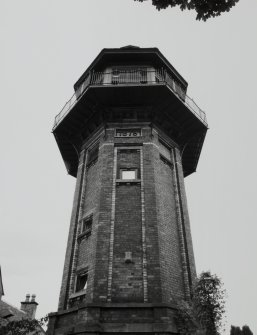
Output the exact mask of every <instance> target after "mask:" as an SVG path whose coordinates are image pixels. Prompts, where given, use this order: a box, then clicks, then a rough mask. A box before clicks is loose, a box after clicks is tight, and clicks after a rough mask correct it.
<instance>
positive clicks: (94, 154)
mask: <svg viewBox="0 0 257 335" xmlns="http://www.w3.org/2000/svg"><path fill="white" fill-rule="evenodd" d="M98 151H99V145H98V144H97V145H95V146H94V147H93V148H92V149H89V150H88V154H87V167H89V166H90V165H92V164H94V163H95V162H96V161H97V159H98Z"/></svg>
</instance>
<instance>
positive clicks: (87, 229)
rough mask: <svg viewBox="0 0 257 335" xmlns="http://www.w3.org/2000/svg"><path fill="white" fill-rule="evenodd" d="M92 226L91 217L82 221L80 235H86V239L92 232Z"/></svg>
mask: <svg viewBox="0 0 257 335" xmlns="http://www.w3.org/2000/svg"><path fill="white" fill-rule="evenodd" d="M92 224H93V215H91V216H89V217H87V218H85V219H83V221H82V227H81V234H82V233H86V235H87V237H88V236H90V235H91V231H92Z"/></svg>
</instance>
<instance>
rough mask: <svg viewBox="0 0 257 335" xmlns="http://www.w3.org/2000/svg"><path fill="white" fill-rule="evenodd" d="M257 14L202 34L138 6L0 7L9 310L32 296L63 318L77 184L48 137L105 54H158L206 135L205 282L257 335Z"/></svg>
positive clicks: (239, 11)
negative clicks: (211, 279)
mask: <svg viewBox="0 0 257 335" xmlns="http://www.w3.org/2000/svg"><path fill="white" fill-rule="evenodd" d="M256 12H257V3H256V1H255V0H240V1H239V3H238V4H237V5H236V7H234V8H233V9H232V10H231V12H229V13H226V14H224V15H222V16H221V17H219V18H216V19H212V20H210V21H208V22H206V23H202V22H198V21H195V14H194V13H191V12H186V11H185V12H181V11H180V10H178V9H168V10H165V11H161V12H158V11H157V10H155V9H154V7H152V6H151V5H150V2H149V1H148V2H144V3H137V2H134V1H133V0H122V1H121V0H108V1H107V0H93V1H92V0H76V1H67V0H65V1H64V0H54V1H53V0H23V1H18V0H16V1H15V0H2V1H1V3H0V45H1V54H0V58H1V61H0V73H1V76H0V89H1V122H0V136H1V141H0V146H1V148H0V150H1V166H0V169H1V171H0V178H1V180H0V187H1V195H0V197H1V198H0V220H1V224H0V241H1V242H0V256H1V258H0V264H1V266H2V274H3V283H4V289H5V299H6V300H7V301H9V302H11V303H12V304H16V305H19V302H20V301H21V300H22V299H24V298H25V294H26V293H36V294H37V300H38V302H39V308H38V313H37V315H38V317H40V316H43V315H45V314H47V313H48V312H51V311H56V309H57V302H58V296H59V289H60V284H61V276H62V268H63V262H64V254H65V248H66V241H67V236H68V227H69V219H70V214H71V207H72V198H73V192H74V186H75V179H74V178H73V177H71V176H68V175H67V173H66V170H65V167H64V164H63V161H62V158H61V155H60V153H59V151H58V148H57V145H56V143H55V141H54V138H53V136H52V134H51V128H52V125H53V120H54V117H55V115H56V114H57V113H59V111H60V109H61V108H62V107H63V105H64V104H65V102H66V101H67V100H68V99H69V98H70V97H71V95H72V94H73V91H72V87H73V84H74V82H75V81H76V80H77V79H78V78H79V76H80V75H81V74H82V73H83V71H84V70H85V69H86V68H87V66H88V65H89V64H90V63H91V62H92V60H93V59H94V58H95V57H96V55H97V54H98V53H99V52H100V50H101V49H102V48H105V47H107V48H108V47H121V46H125V45H128V44H133V45H138V46H141V47H158V48H159V49H160V51H161V52H162V53H163V54H164V55H165V57H166V58H167V59H168V60H169V61H170V62H171V64H172V65H173V66H174V67H175V68H176V69H177V70H178V71H179V72H180V73H181V75H182V76H183V77H184V78H185V79H186V80H187V81H188V83H189V88H188V94H189V96H191V97H193V98H194V100H195V101H196V103H197V104H199V106H200V107H201V108H202V109H203V110H205V111H206V113H207V118H208V122H209V126H210V130H209V131H208V134H207V138H206V141H205V144H204V148H203V151H202V155H201V157H200V161H199V165H198V170H197V173H195V174H193V175H191V176H189V177H188V178H186V188H187V195H188V205H189V211H190V218H191V228H192V234H193V242H194V251H195V258H196V266H197V270H198V273H199V272H201V271H203V270H209V269H210V270H211V271H212V272H213V273H216V274H217V275H218V276H220V277H221V278H222V280H223V281H224V284H225V288H226V289H227V293H228V298H227V313H226V314H227V326H228V328H229V327H230V325H231V324H234V325H238V326H242V325H243V324H248V325H249V326H250V328H251V329H252V330H253V331H254V333H257V321H256V314H257V313H256V312H257V309H256V301H257V288H256V283H257V269H256V256H257V244H256V235H257V228H256V224H257V204H256V199H257V174H256V170H257V158H256V124H257V116H256V78H257V46H256V32H257V20H256Z"/></svg>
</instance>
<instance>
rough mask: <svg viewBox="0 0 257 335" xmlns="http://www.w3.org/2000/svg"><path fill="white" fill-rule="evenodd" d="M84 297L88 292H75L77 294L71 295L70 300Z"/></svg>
mask: <svg viewBox="0 0 257 335" xmlns="http://www.w3.org/2000/svg"><path fill="white" fill-rule="evenodd" d="M82 295H86V290H81V291H79V292H75V293H72V294H71V295H70V299H74V298H77V297H81V296H82Z"/></svg>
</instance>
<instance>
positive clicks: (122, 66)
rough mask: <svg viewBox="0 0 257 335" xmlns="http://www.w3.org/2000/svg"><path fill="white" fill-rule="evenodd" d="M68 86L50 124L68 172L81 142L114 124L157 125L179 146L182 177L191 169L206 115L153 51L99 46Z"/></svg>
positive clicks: (73, 168) (74, 169)
mask: <svg viewBox="0 0 257 335" xmlns="http://www.w3.org/2000/svg"><path fill="white" fill-rule="evenodd" d="M74 89H75V93H74V94H73V96H72V97H71V98H70V99H69V101H68V102H67V103H66V104H65V105H64V107H63V108H62V110H61V112H60V113H59V114H58V115H57V116H56V117H55V121H54V126H53V133H54V136H55V138H56V141H57V143H58V146H59V149H60V151H61V154H62V157H63V159H64V162H65V165H66V168H67V170H68V173H69V174H71V175H73V176H76V173H77V166H78V158H77V157H78V154H77V153H78V152H79V150H80V148H81V145H82V143H83V142H84V141H85V140H86V139H87V138H88V137H89V136H91V135H92V133H93V132H94V131H95V130H97V129H99V128H100V127H101V126H105V125H106V124H107V123H115V122H116V123H124V122H126V123H133V124H135V123H143V122H149V123H151V124H153V125H155V126H157V127H158V128H159V129H161V130H162V131H163V132H164V133H166V134H167V136H169V137H170V138H171V139H172V140H173V141H174V142H175V143H176V144H177V146H178V147H179V148H180V150H181V153H182V162H183V171H184V176H187V175H189V174H191V173H192V172H194V171H195V170H196V166H197V163H198V159H199V156H200V152H201V148H202V145H203V141H204V138H205V135H206V131H207V129H208V124H207V120H206V115H205V112H204V111H202V110H201V109H200V108H199V107H198V105H197V104H196V103H195V102H194V101H193V99H191V98H190V97H189V96H188V95H187V94H186V90H187V82H186V81H185V80H184V79H183V78H182V77H181V76H180V74H179V73H178V72H177V71H176V70H175V69H174V68H173V66H172V65H171V64H170V63H169V62H168V61H167V60H166V58H165V57H164V56H163V55H162V54H161V53H160V51H159V50H158V49H156V48H151V49H147V48H137V47H131V46H129V47H125V48H120V49H103V50H102V52H101V53H100V54H99V55H98V57H97V58H96V59H95V60H94V62H93V63H92V64H91V65H90V66H89V68H88V69H87V70H86V71H85V72H84V74H83V75H82V76H81V78H80V79H79V80H78V81H77V83H76V84H75V85H74Z"/></svg>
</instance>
